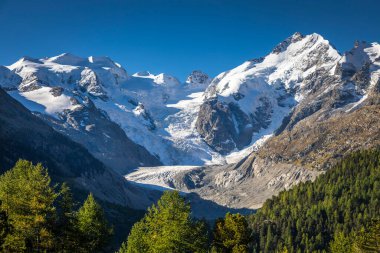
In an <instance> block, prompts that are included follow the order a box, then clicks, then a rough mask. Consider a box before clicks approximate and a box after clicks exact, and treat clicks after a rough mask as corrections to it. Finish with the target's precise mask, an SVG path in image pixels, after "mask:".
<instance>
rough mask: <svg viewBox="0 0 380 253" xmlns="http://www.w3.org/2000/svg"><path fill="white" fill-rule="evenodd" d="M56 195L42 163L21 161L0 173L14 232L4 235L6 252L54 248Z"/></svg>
mask: <svg viewBox="0 0 380 253" xmlns="http://www.w3.org/2000/svg"><path fill="white" fill-rule="evenodd" d="M56 198H57V194H56V193H55V191H54V187H52V186H51V179H50V177H49V175H48V172H47V170H46V169H45V168H43V167H42V165H41V164H37V165H33V164H32V163H31V162H28V161H25V160H19V161H18V162H17V163H16V165H15V167H14V168H12V169H11V170H9V171H7V172H6V173H4V174H3V175H1V176H0V199H2V201H3V207H2V209H3V210H5V211H6V213H7V214H8V216H9V220H10V221H11V226H12V233H10V234H8V235H7V237H6V238H5V242H4V248H5V251H11V252H13V251H17V252H18V251H20V250H21V251H22V250H29V251H37V252H38V251H45V250H50V249H52V248H53V246H54V235H53V232H52V226H53V224H54V222H55V218H56V209H55V207H54V205H53V204H54V201H55V199H56Z"/></svg>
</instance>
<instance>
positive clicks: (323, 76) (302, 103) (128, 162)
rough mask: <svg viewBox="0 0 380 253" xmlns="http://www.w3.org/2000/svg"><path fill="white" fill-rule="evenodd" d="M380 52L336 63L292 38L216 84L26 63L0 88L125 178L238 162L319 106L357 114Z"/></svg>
mask: <svg viewBox="0 0 380 253" xmlns="http://www.w3.org/2000/svg"><path fill="white" fill-rule="evenodd" d="M378 47H379V45H378V44H376V43H373V44H369V43H359V42H358V43H357V44H356V46H355V48H354V49H353V50H351V51H350V52H347V53H346V54H344V55H340V54H339V53H338V52H337V50H336V49H335V48H334V47H333V46H332V45H331V44H330V43H329V41H327V40H326V39H324V38H323V37H322V36H320V35H318V34H311V35H306V36H304V35H301V34H300V33H295V34H294V35H292V36H291V37H289V38H287V39H286V40H284V41H283V42H281V43H280V44H279V45H277V46H276V47H275V48H274V49H273V51H272V52H270V53H269V54H268V55H267V56H265V57H262V58H259V59H254V60H250V61H247V62H245V63H243V64H242V65H240V66H238V67H236V68H234V69H232V70H229V71H226V72H223V73H221V74H219V75H218V76H217V77H215V78H214V79H211V78H210V77H209V76H208V75H207V74H205V73H203V72H202V71H199V70H197V71H193V72H192V73H191V74H190V75H189V77H188V78H187V79H186V81H185V82H184V83H182V82H180V81H179V80H178V79H177V78H175V77H173V76H170V75H168V74H165V73H161V74H158V75H155V74H152V73H150V72H148V71H143V72H138V73H135V74H133V75H128V74H127V71H126V70H125V69H124V68H123V67H121V66H120V65H119V64H117V63H115V62H114V61H112V60H111V59H109V58H108V57H88V58H81V57H77V56H74V55H71V54H62V55H59V56H55V57H50V58H43V59H33V58H30V57H24V58H22V59H20V60H19V61H17V62H16V63H14V64H12V65H10V66H7V67H1V68H0V81H1V86H2V87H4V88H5V89H6V90H7V91H8V92H9V94H10V95H12V96H13V97H14V98H16V99H17V100H18V101H20V102H21V103H22V104H23V105H25V106H26V107H27V108H29V109H30V110H31V111H33V112H34V113H36V114H37V115H39V116H40V117H41V118H42V119H44V120H45V121H46V122H48V123H49V124H50V125H51V126H53V127H54V128H55V129H56V130H58V131H60V132H62V133H64V134H66V135H67V136H69V137H70V138H72V139H73V140H75V141H76V142H79V143H81V144H82V145H84V146H85V147H86V148H87V149H88V150H89V151H90V152H91V153H92V154H93V155H94V156H95V157H97V158H98V159H100V160H102V161H103V162H105V163H106V164H107V165H108V166H110V167H112V168H114V169H115V170H116V171H118V172H119V173H126V172H127V171H128V170H130V169H133V168H136V167H139V166H156V165H160V164H163V165H204V164H209V163H211V164H212V163H213V164H215V163H216V164H223V163H226V162H230V161H238V160H239V159H241V158H242V157H244V156H246V155H248V154H249V153H250V152H252V151H253V150H256V149H258V148H259V147H260V146H261V145H262V144H263V143H265V141H266V140H268V139H270V136H272V135H273V134H274V133H276V134H278V133H281V131H283V130H284V129H286V128H287V129H291V128H292V127H293V126H294V125H295V124H297V122H299V121H300V120H302V119H304V118H306V117H308V116H310V115H312V114H314V113H315V112H317V111H318V110H320V109H321V108H324V106H325V107H326V108H327V107H328V105H330V107H329V108H335V107H342V106H351V107H352V108H358V107H360V106H359V105H360V104H361V103H362V102H363V101H364V100H366V99H367V97H368V95H367V94H368V93H370V91H369V90H371V89H373V88H370V87H375V85H374V84H372V85H370V86H368V87H367V86H365V85H364V83H365V80H366V78H367V79H368V75H370V77H371V80H372V81H371V82H376V81H374V80H375V79H376V76H378V68H377V65H376V64H377V63H376V62H378V57H379V56H378V53H377V52H378ZM376 68H377V69H376ZM367 69H368V70H367ZM353 76H354V77H353ZM345 78H346V79H347V78H354V79H352V80H354V82H353V81H352V80H351V79H350V81H345V80H346V79H345ZM360 80H362V81H360ZM360 82H361V83H363V85H364V86H360V85H358V84H359V83H360ZM331 97H334V99H333V100H332V99H331ZM347 110H349V109H347Z"/></svg>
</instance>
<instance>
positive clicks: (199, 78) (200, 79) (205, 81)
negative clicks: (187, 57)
mask: <svg viewBox="0 0 380 253" xmlns="http://www.w3.org/2000/svg"><path fill="white" fill-rule="evenodd" d="M210 83H211V79H210V77H209V76H208V75H207V74H206V73H204V72H202V71H201V70H194V71H192V72H191V73H190V75H189V76H188V77H187V79H186V84H187V85H188V87H190V88H205V87H207V86H208V85H209V84H210Z"/></svg>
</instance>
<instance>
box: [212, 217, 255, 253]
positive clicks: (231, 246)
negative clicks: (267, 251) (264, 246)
mask: <svg viewBox="0 0 380 253" xmlns="http://www.w3.org/2000/svg"><path fill="white" fill-rule="evenodd" d="M250 235H251V231H250V229H249V228H248V222H247V220H246V218H245V217H244V216H242V215H240V214H230V213H227V214H226V217H225V218H224V219H219V220H217V221H216V223H215V228H214V242H213V250H215V251H217V252H242V253H244V252H248V244H249V242H250Z"/></svg>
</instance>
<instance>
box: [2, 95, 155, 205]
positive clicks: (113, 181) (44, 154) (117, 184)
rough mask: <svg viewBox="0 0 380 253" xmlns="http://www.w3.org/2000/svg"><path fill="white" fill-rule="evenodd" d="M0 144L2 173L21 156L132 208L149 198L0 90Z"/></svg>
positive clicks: (79, 187) (74, 184) (62, 178)
mask: <svg viewBox="0 0 380 253" xmlns="http://www.w3.org/2000/svg"><path fill="white" fill-rule="evenodd" d="M0 143H1V146H0V164H1V172H4V171H5V170H7V169H9V168H11V167H12V166H13V165H14V164H15V162H16V161H17V160H18V159H19V158H22V159H27V160H30V161H33V162H35V163H37V162H41V163H43V164H44V166H46V167H47V168H49V173H50V174H51V175H52V177H53V179H54V180H55V181H58V182H62V181H67V182H68V183H69V184H70V185H71V186H72V187H73V188H74V189H76V190H78V191H79V192H82V191H84V192H89V191H91V192H93V193H94V195H95V196H96V197H98V198H99V199H101V200H103V201H108V202H111V203H115V204H119V205H123V206H129V207H134V208H145V207H146V206H148V205H149V204H150V203H151V201H152V199H150V198H149V197H148V194H147V193H146V191H143V190H141V189H140V188H138V187H135V186H133V185H131V184H129V183H128V182H127V181H126V180H125V179H124V178H123V177H121V176H119V175H118V174H116V173H115V172H113V171H112V170H110V169H109V168H107V167H106V166H104V165H103V164H102V163H101V162H100V161H99V160H97V159H95V158H94V157H93V156H92V155H91V154H90V153H89V152H88V151H87V150H86V149H85V148H83V147H82V146H81V145H79V144H77V143H75V142H73V141H71V140H70V139H69V138H67V137H65V136H63V135H62V134H59V133H58V132H56V131H55V130H53V129H52V128H51V127H50V126H48V125H47V124H46V123H44V122H43V121H42V120H40V119H39V118H38V117H36V116H34V115H33V114H31V113H30V111H28V110H27V109H26V108H25V107H23V106H22V105H21V104H20V103H19V102H17V101H16V100H14V99H13V98H11V97H10V96H9V95H8V94H7V93H6V92H5V91H4V90H2V89H0ZM153 199H154V198H153Z"/></svg>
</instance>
